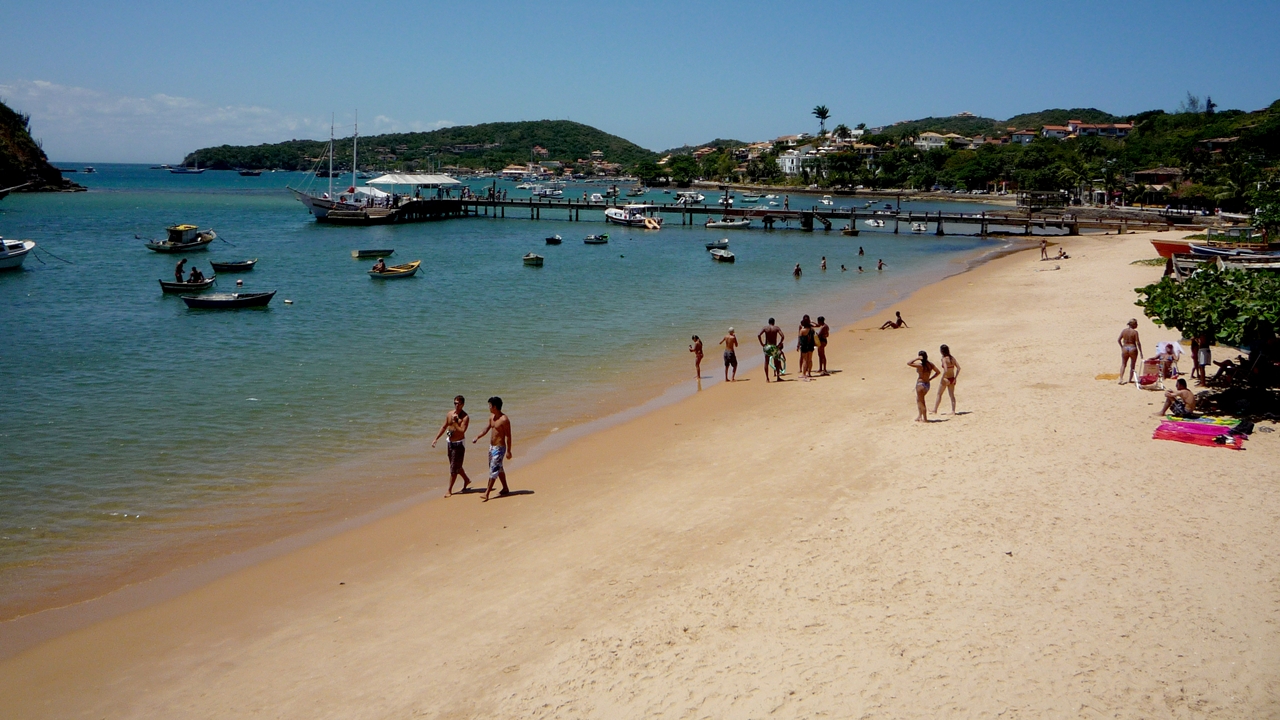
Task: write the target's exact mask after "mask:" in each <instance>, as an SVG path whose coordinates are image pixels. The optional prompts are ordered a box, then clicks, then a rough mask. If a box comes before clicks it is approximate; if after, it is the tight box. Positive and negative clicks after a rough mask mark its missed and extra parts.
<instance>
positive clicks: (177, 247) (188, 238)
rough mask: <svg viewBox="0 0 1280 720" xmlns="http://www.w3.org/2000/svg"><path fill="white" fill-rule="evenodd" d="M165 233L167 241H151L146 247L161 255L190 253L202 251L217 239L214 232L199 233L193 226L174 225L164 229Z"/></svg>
mask: <svg viewBox="0 0 1280 720" xmlns="http://www.w3.org/2000/svg"><path fill="white" fill-rule="evenodd" d="M165 232H167V233H169V237H168V238H167V239H165V240H161V241H159V242H157V241H155V240H152V241H150V242H148V243H147V247H148V248H150V249H151V250H155V251H156V252H162V253H180V252H191V251H193V250H203V249H205V248H207V247H208V246H209V243H211V242H213V241H214V240H217V239H218V234H217V233H215V232H214V231H212V230H206V231H204V232H200V230H199V229H198V228H196V226H195V225H174V226H172V227H168V228H165Z"/></svg>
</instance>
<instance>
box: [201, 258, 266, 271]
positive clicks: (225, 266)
mask: <svg viewBox="0 0 1280 720" xmlns="http://www.w3.org/2000/svg"><path fill="white" fill-rule="evenodd" d="M257 264H258V258H254V259H252V260H233V261H231V262H211V263H209V265H210V266H211V267H212V268H213V271H214V272H249V271H250V270H252V269H253V266H254V265H257Z"/></svg>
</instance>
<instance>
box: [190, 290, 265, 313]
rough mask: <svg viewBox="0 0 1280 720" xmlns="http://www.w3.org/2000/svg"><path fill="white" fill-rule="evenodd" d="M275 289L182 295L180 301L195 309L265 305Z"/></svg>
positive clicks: (233, 308) (234, 308)
mask: <svg viewBox="0 0 1280 720" xmlns="http://www.w3.org/2000/svg"><path fill="white" fill-rule="evenodd" d="M275 296H276V291H275V290H272V291H271V292H257V293H214V294H212V295H183V296H182V302H184V303H186V304H187V307H189V308H195V309H197V310H237V309H239V308H250V307H266V305H267V303H269V302H271V298H273V297H275Z"/></svg>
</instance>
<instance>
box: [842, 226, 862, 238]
mask: <svg viewBox="0 0 1280 720" xmlns="http://www.w3.org/2000/svg"><path fill="white" fill-rule="evenodd" d="M840 234H841V235H848V236H849V237H858V228H856V227H853V226H852V225H845V226H844V227H842V228H840Z"/></svg>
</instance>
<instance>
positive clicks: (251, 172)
mask: <svg viewBox="0 0 1280 720" xmlns="http://www.w3.org/2000/svg"><path fill="white" fill-rule="evenodd" d="M261 174H262V171H261V170H241V171H240V177H258V176H259V175H261Z"/></svg>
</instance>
